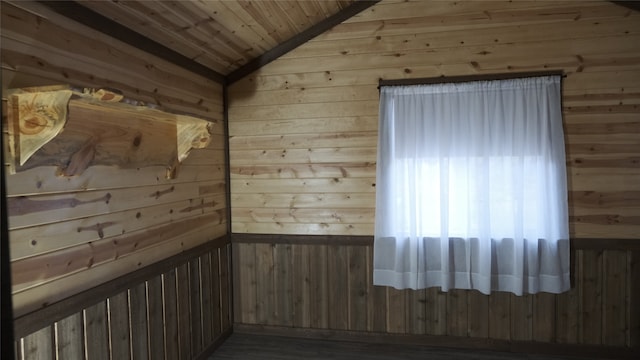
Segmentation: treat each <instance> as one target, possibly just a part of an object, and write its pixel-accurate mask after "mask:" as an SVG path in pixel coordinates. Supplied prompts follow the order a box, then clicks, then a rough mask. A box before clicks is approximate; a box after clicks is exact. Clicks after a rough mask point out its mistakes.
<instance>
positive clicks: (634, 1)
mask: <svg viewBox="0 0 640 360" xmlns="http://www.w3.org/2000/svg"><path fill="white" fill-rule="evenodd" d="M611 2H612V3H614V4H616V5H620V6H624V7H626V8H628V9H631V10H635V11H640V1H638V0H624V1H611Z"/></svg>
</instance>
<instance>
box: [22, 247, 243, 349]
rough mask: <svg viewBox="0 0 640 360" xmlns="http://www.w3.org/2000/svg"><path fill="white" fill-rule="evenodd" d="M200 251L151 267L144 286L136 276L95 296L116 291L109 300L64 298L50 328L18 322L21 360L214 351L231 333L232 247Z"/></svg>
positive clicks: (32, 321) (86, 296)
mask: <svg viewBox="0 0 640 360" xmlns="http://www.w3.org/2000/svg"><path fill="white" fill-rule="evenodd" d="M200 248H202V246H201V247H200ZM202 250H204V251H202V252H201V253H200V254H198V255H195V256H193V257H192V258H191V259H190V260H187V261H175V262H167V261H165V262H164V264H163V263H161V264H160V265H161V266H157V265H155V266H152V268H153V269H152V270H151V271H152V272H155V274H154V275H153V276H149V277H148V279H147V280H146V281H142V282H138V281H131V280H133V279H132V278H133V277H136V275H137V276H140V275H138V274H135V273H133V274H129V275H127V276H125V277H124V278H119V279H117V280H115V281H112V282H110V283H107V284H106V285H104V286H99V287H97V288H95V289H93V290H92V291H91V292H93V293H96V292H101V293H105V292H108V293H111V295H109V296H108V297H107V298H106V299H102V300H100V301H97V302H96V301H91V295H89V294H84V295H83V296H80V297H81V298H83V299H82V300H78V299H77V298H78V296H76V299H67V300H63V304H60V306H57V307H58V309H56V310H57V311H59V312H60V313H54V312H53V311H49V314H47V315H53V316H57V320H55V321H54V322H53V323H51V324H47V325H46V326H44V327H41V328H39V325H38V324H41V323H42V322H43V319H41V318H38V317H31V319H19V320H18V321H17V323H16V337H17V341H16V344H15V347H16V359H20V360H28V359H113V360H122V359H165V358H166V359H176V360H178V359H194V358H198V356H199V355H201V354H202V353H204V352H207V351H210V350H211V349H210V347H211V346H212V344H216V343H219V342H221V341H223V340H224V339H225V338H226V337H227V336H228V335H229V333H230V329H231V316H230V309H231V305H230V304H231V301H230V300H231V298H230V286H231V284H230V276H229V275H230V261H229V259H230V256H229V255H230V252H229V251H230V246H229V245H228V244H227V243H226V241H219V242H218V243H217V244H216V245H215V246H208V247H207V248H206V249H202ZM167 265H170V266H167ZM144 272H146V273H149V271H144ZM132 275H133V276H132ZM61 313H62V314H64V315H61Z"/></svg>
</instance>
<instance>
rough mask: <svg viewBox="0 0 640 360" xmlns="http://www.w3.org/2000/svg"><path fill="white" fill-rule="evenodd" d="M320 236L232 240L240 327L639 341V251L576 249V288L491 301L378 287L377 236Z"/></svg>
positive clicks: (453, 341) (619, 348) (494, 343)
mask: <svg viewBox="0 0 640 360" xmlns="http://www.w3.org/2000/svg"><path fill="white" fill-rule="evenodd" d="M323 239H327V237H322V239H317V238H314V237H312V236H311V237H309V236H307V237H304V236H281V237H278V236H273V235H265V236H262V237H261V236H260V235H249V236H247V235H241V234H234V238H233V246H234V247H233V254H234V284H237V285H236V286H235V287H234V291H235V292H234V301H235V305H234V311H235V322H236V324H235V325H234V328H235V331H237V332H243V331H244V332H262V331H266V332H268V333H280V334H285V335H296V336H311V337H328V338H334V339H353V338H356V339H375V340H376V341H391V342H395V341H399V342H412V343H423V344H430V345H440V346H442V345H444V346H454V347H471V348H487V349H499V350H507V351H531V352H557V353H575V354H579V355H596V356H604V355H607V356H613V355H615V356H625V355H629V354H632V351H631V350H630V348H631V347H634V346H637V344H638V340H639V339H638V335H639V333H638V331H639V330H640V329H639V328H638V319H637V318H638V310H636V308H637V307H638V305H639V303H638V300H639V298H638V291H637V282H638V281H639V280H640V278H638V269H639V261H640V258H639V257H638V255H639V254H638V252H637V251H636V252H634V251H631V250H603V249H596V248H591V249H589V248H581V247H580V245H579V244H578V245H577V246H574V249H575V251H574V262H573V271H574V272H575V276H574V280H575V283H574V286H573V288H572V289H571V291H569V292H566V293H563V294H559V295H555V294H549V293H540V294H535V295H525V296H515V295H513V294H510V293H506V292H494V293H492V294H491V295H489V296H487V295H483V294H481V293H480V292H477V291H467V290H452V291H449V292H442V291H440V290H439V289H438V288H430V289H426V290H417V291H415V290H396V289H393V288H387V287H380V286H373V285H372V281H371V277H372V266H371V264H372V259H373V257H372V253H373V246H372V241H371V240H369V241H367V237H342V238H341V237H339V236H338V237H331V240H330V241H325V240H323ZM314 241H315V242H317V243H318V244H317V245H314V244H312V242H314ZM577 242H578V241H576V243H577ZM340 243H342V244H340ZM394 335H401V336H394ZM427 335H440V336H438V337H429V336H427ZM441 335H445V336H444V337H443V336H441ZM380 336H382V338H381V337H380ZM577 344H581V345H588V346H583V347H577V346H571V345H577ZM591 345H597V347H595V346H591Z"/></svg>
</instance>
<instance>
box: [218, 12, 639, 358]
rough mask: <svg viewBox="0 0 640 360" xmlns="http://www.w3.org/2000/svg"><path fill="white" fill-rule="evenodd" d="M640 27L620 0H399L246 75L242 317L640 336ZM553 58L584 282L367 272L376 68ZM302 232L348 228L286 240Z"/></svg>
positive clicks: (464, 66)
mask: <svg viewBox="0 0 640 360" xmlns="http://www.w3.org/2000/svg"><path fill="white" fill-rule="evenodd" d="M638 43H640V13H638V12H636V11H633V10H630V9H628V8H625V7H622V6H619V5H616V4H613V3H611V2H606V1H588V2H573V1H569V2H560V1H558V2H556V1H553V2H551V1H544V2H527V1H514V2H502V1H457V2H454V1H434V2H429V3H428V5H427V4H426V3H425V2H422V1H414V2H411V1H409V2H400V1H393V0H389V1H382V2H381V3H379V4H377V5H375V6H373V7H371V8H370V9H368V10H366V11H365V12H364V13H362V14H360V15H358V16H356V17H354V18H352V19H350V20H348V21H347V22H345V23H343V24H341V25H338V26H336V27H335V28H333V29H332V30H330V31H328V32H327V33H325V34H323V35H321V36H319V37H317V38H315V39H313V40H311V41H309V42H308V43H306V44H304V45H302V46H301V47H299V48H297V49H295V50H293V51H292V52H290V53H288V54H287V55H285V56H283V57H282V58H280V59H278V60H276V61H274V62H272V63H270V64H268V65H266V66H264V67H263V68H261V69H260V70H259V71H257V72H255V73H254V74H252V75H250V76H248V77H246V78H244V79H242V80H240V81H239V82H237V83H235V84H233V85H232V86H231V87H230V92H229V94H230V95H229V98H230V107H229V128H230V166H231V197H232V198H231V206H232V219H233V222H232V231H233V233H234V237H237V238H239V239H241V240H239V241H241V242H242V243H239V244H237V245H235V248H234V250H237V251H238V252H239V254H236V256H237V259H238V261H239V262H240V265H239V266H238V267H237V268H236V272H235V273H234V276H235V281H236V284H239V286H238V287H239V288H237V289H236V291H237V292H236V296H237V299H236V300H237V301H238V302H237V306H238V308H237V309H236V312H235V316H236V318H235V321H236V322H237V323H238V324H276V325H282V326H289V327H305V328H319V329H324V328H330V329H333V328H337V329H349V330H359V331H382V332H387V333H413V332H418V333H423V334H424V333H426V334H448V335H460V336H467V337H472V338H476V337H479V338H490V339H508V340H527V341H543V342H548V343H552V342H555V343H580V344H596V345H597V344H606V345H614V346H621V347H624V346H629V345H630V344H631V343H632V340H631V339H634V338H635V339H636V340H635V341H636V344H637V335H635V337H632V336H631V334H637V331H638V324H637V320H634V319H635V318H636V317H634V316H632V315H631V314H630V311H631V310H630V309H633V308H635V307H637V306H638V304H640V303H639V301H640V297H639V296H638V294H637V292H636V295H635V296H632V295H633V294H632V293H633V292H632V291H631V290H630V288H631V285H630V284H634V283H636V282H637V281H638V272H637V269H636V270H632V268H633V266H631V263H632V261H631V259H632V258H633V259H635V260H633V261H634V264H637V261H638V260H637V258H638V255H637V253H636V255H634V256H632V255H631V252H630V251H631V248H635V249H637V244H638V242H634V240H637V241H640V201H639V200H640V197H639V196H640V187H639V184H640V166H639V163H638V156H640V136H639V134H640V122H638V119H639V115H640V108H639V106H640V47H638V46H637V44H638ZM545 70H562V71H564V72H565V74H566V77H565V79H564V80H563V113H564V122H565V139H566V146H567V164H568V173H569V197H570V226H571V237H572V239H573V240H574V244H575V245H576V246H575V248H576V249H581V248H583V247H582V246H581V244H587V243H588V241H587V240H589V239H590V240H594V239H595V241H596V242H597V243H598V245H597V247H596V248H592V249H584V250H579V251H578V250H576V251H577V252H575V253H574V255H575V256H574V257H575V264H574V265H575V267H576V269H577V272H576V275H577V277H576V287H575V288H574V289H573V290H572V291H571V292H570V293H567V294H563V295H558V296H554V295H548V294H541V295H536V296H525V297H522V298H517V297H513V296H511V295H509V294H501V293H497V294H495V295H491V296H490V297H485V296H482V295H479V294H477V293H476V292H465V291H453V292H450V293H448V294H443V293H440V292H438V291H437V290H433V289H430V290H427V291H422V292H409V291H395V290H392V289H388V290H385V289H379V288H372V287H370V285H369V284H370V280H371V275H370V269H369V266H370V263H368V262H367V261H369V260H367V259H369V258H370V251H371V249H370V248H369V247H368V246H365V247H353V246H349V245H348V241H347V240H346V239H348V238H349V237H351V236H357V235H361V236H371V235H373V223H374V210H375V209H374V202H375V201H374V200H375V199H374V198H375V161H376V138H377V121H378V90H377V85H378V80H379V79H403V78H423V77H439V76H458V75H474V74H495V73H509V72H529V71H545ZM242 234H249V235H251V234H268V236H265V237H262V238H261V237H259V236H257V235H255V236H249V237H248V238H246V237H243V235H242ZM289 235H292V236H293V235H296V236H297V239H302V242H304V243H305V244H309V243H311V244H313V242H314V240H313V238H311V237H310V236H307V235H321V236H334V237H335V238H333V240H332V244H333V245H332V246H329V247H327V246H324V245H290V246H289V245H280V243H281V242H283V240H282V238H285V237H286V236H289ZM340 239H344V240H345V241H346V242H345V243H344V245H341V244H340ZM616 239H617V240H620V239H627V240H628V241H626V242H624V244H625V245H621V243H620V242H619V241H616ZM296 241H298V240H296ZM581 241H582V242H581ZM252 242H254V243H252ZM265 242H266V243H267V244H266V245H265V244H264V243H265ZM270 242H271V244H269V243H270ZM284 242H287V241H284ZM610 248H615V249H616V250H610ZM299 256H302V257H303V259H307V257H308V259H309V260H308V262H309V266H310V268H308V269H307V267H306V265H305V261H306V260H300V259H299ZM298 266H303V267H304V270H301V269H300V268H299V267H298ZM635 267H636V268H637V265H635ZM305 271H308V275H302V274H307V273H305ZM336 280H337V281H339V282H338V283H337V285H336V283H335V281H336ZM625 284H627V285H625ZM299 287H302V289H300V288H299ZM281 296H282V297H283V299H285V300H284V301H285V302H284V303H282V302H281V298H280V297H281ZM254 298H255V299H256V301H255V302H254V301H253V299H254ZM309 301H310V303H309ZM317 302H319V303H317ZM422 305H426V307H425V306H422ZM299 306H302V308H299ZM305 307H309V308H305ZM299 309H302V311H298V310H299ZM307 310H309V311H311V313H310V314H308V315H305V311H307ZM318 311H320V312H323V311H324V312H325V313H321V314H317V312H318ZM327 311H328V313H327ZM540 314H543V316H542V317H540ZM636 316H637V315H636ZM487 319H489V320H490V321H489V322H485V321H484V320H487Z"/></svg>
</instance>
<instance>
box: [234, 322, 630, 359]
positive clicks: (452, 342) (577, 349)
mask: <svg viewBox="0 0 640 360" xmlns="http://www.w3.org/2000/svg"><path fill="white" fill-rule="evenodd" d="M233 331H234V332H235V333H238V334H252V335H273V336H283V337H292V338H306V339H322V340H331V341H356V342H366V343H378V344H379V343H385V344H399V345H403V344H404V345H422V346H428V347H446V348H457V349H467V350H469V349H471V350H486V351H489V350H490V351H502V352H510V353H522V354H538V355H555V356H576V357H588V358H597V359H640V351H639V349H638V348H626V347H613V346H596V345H580V344H558V343H541V342H528V341H507V340H494V339H485V338H471V337H461V336H446V335H408V334H390V333H377V332H363V331H347V330H331V329H309V328H293V327H284V326H271V325H255V324H240V323H235V324H234V325H233Z"/></svg>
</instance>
